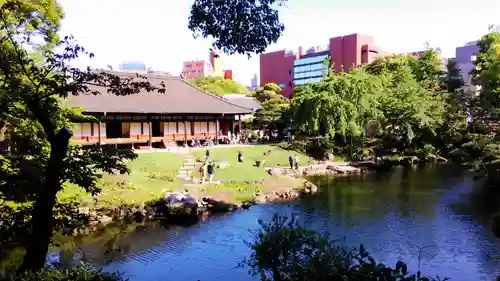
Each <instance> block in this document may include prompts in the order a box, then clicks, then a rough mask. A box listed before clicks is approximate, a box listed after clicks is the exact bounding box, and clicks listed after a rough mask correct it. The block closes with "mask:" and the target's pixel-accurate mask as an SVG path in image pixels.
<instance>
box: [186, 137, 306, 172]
mask: <svg viewBox="0 0 500 281" xmlns="http://www.w3.org/2000/svg"><path fill="white" fill-rule="evenodd" d="M268 150H271V154H270V155H267V156H266V155H264V152H266V151H268ZM238 151H241V152H242V153H243V157H244V161H243V163H239V162H238ZM290 153H291V152H290V151H286V150H283V149H281V148H279V147H277V146H275V145H256V146H245V147H223V146H221V147H213V148H212V149H211V150H210V158H211V160H213V161H215V162H227V163H229V165H230V167H227V168H224V169H216V170H215V174H214V180H222V181H227V180H234V181H244V180H259V179H264V178H265V177H266V176H267V173H266V172H265V170H264V168H262V167H260V168H259V167H255V166H254V164H255V161H256V160H260V161H262V160H265V161H266V163H265V167H288V166H289V163H288V157H289V156H290ZM293 153H294V154H295V155H298V156H299V163H300V164H301V165H306V164H308V163H310V160H309V157H307V156H306V155H303V154H300V153H297V152H293ZM192 155H193V156H195V157H196V158H198V159H201V160H204V159H205V150H196V151H194V152H193V153H192ZM197 175H198V174H197V173H195V174H194V176H195V177H196V176H197Z"/></svg>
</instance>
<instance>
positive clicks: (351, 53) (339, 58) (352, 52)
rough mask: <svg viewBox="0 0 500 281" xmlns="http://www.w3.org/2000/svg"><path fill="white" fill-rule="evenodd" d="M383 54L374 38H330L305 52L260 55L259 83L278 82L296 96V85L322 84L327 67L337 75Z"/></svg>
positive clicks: (363, 36)
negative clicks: (294, 90)
mask: <svg viewBox="0 0 500 281" xmlns="http://www.w3.org/2000/svg"><path fill="white" fill-rule="evenodd" d="M380 54H381V51H380V49H379V48H378V47H376V46H375V45H373V38H372V37H371V36H366V35H361V34H351V35H346V36H339V37H335V38H330V40H329V44H327V45H324V46H317V47H312V48H309V49H307V50H306V51H305V52H303V49H302V47H299V49H298V52H294V51H286V50H281V51H276V52H270V53H266V54H262V55H260V84H261V85H264V84H266V83H276V84H278V85H280V87H281V88H282V89H283V92H284V95H285V96H287V97H289V98H291V97H293V89H294V87H295V86H303V85H306V84H307V83H312V82H317V81H321V79H322V78H323V74H324V73H325V71H328V67H329V65H330V66H333V69H334V70H335V71H337V72H339V71H341V70H343V71H349V69H351V68H352V67H355V66H358V65H361V64H364V63H369V62H371V61H373V60H374V59H375V58H376V57H378V56H379V55H380Z"/></svg>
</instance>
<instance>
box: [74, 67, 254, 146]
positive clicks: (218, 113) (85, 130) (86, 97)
mask: <svg viewBox="0 0 500 281" xmlns="http://www.w3.org/2000/svg"><path fill="white" fill-rule="evenodd" d="M115 74H117V73H115ZM119 75H120V76H124V77H126V76H129V77H130V75H133V76H135V74H128V73H120V74H119ZM145 76H146V77H147V78H148V82H150V83H151V84H152V85H159V84H160V83H161V82H162V81H163V82H164V84H165V88H166V91H165V93H158V92H146V91H143V92H141V93H138V94H133V95H128V96H116V95H114V94H110V93H108V92H107V90H106V89H105V88H104V87H101V88H100V89H99V88H98V90H99V92H100V93H101V94H100V95H93V94H90V93H89V94H80V95H78V96H72V97H70V98H69V102H68V104H69V105H70V106H80V107H83V108H84V109H85V114H86V115H92V116H94V117H95V121H92V122H89V121H84V120H75V122H77V123H75V130H74V135H73V141H75V142H77V143H80V144H82V145H91V144H96V143H99V144H102V145H105V144H129V145H135V146H144V145H148V146H168V145H174V144H179V145H180V144H182V143H186V142H187V141H190V140H191V139H195V138H197V139H199V140H201V141H203V140H207V139H213V140H214V141H217V140H219V139H220V138H221V134H222V135H226V136H227V134H228V132H229V131H233V128H240V127H241V126H237V125H238V124H237V123H238V121H236V120H239V119H240V118H237V117H236V116H238V115H245V114H249V113H251V112H252V109H249V108H245V107H242V106H240V105H237V104H235V103H232V102H231V101H228V100H226V99H223V98H220V97H217V96H215V95H212V94H209V93H206V92H204V91H202V90H200V89H198V88H196V87H194V86H192V85H190V84H189V83H187V82H186V81H184V80H183V79H181V78H180V77H171V76H155V75H145ZM233 133H234V132H233Z"/></svg>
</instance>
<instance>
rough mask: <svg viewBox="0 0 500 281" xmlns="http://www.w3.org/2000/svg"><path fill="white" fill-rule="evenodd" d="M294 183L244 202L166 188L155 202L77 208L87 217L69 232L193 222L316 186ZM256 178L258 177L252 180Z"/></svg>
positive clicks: (294, 196) (311, 190) (293, 195)
mask: <svg viewBox="0 0 500 281" xmlns="http://www.w3.org/2000/svg"><path fill="white" fill-rule="evenodd" d="M296 180H297V181H300V184H297V185H296V186H295V187H292V188H290V187H280V188H271V189H269V190H267V191H266V192H259V193H255V194H253V198H252V200H250V201H247V202H237V203H236V202H235V203H233V202H225V201H223V200H218V199H217V198H213V197H211V196H201V197H200V198H197V197H196V196H194V195H192V194H189V193H187V192H169V193H166V194H165V196H164V197H163V198H161V199H160V200H158V201H156V202H150V203H146V204H139V205H134V206H131V205H123V206H120V207H117V208H114V209H100V210H93V209H89V208H80V210H79V211H80V213H81V214H82V215H85V216H86V217H87V220H88V221H87V223H86V224H85V226H82V227H78V228H75V229H73V230H72V231H71V232H70V233H68V234H72V235H74V236H78V235H88V234H89V233H91V232H94V231H97V230H99V229H101V228H103V227H105V226H106V225H108V224H109V223H112V222H115V221H123V220H125V221H136V222H141V221H148V220H162V221H166V222H169V223H185V222H195V221H197V220H199V219H202V218H204V217H206V216H207V215H209V214H214V213H224V212H232V211H236V210H239V209H248V208H250V206H252V205H255V204H259V203H268V202H276V201H285V200H294V199H298V198H300V197H303V196H307V195H312V194H315V193H316V192H317V191H318V187H317V186H316V185H314V184H313V183H311V182H309V181H306V180H303V179H296ZM255 182H260V181H255Z"/></svg>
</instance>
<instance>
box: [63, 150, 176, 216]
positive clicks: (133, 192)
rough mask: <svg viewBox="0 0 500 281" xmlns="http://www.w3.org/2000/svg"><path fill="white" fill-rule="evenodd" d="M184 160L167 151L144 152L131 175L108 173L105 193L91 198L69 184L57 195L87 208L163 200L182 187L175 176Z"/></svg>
mask: <svg viewBox="0 0 500 281" xmlns="http://www.w3.org/2000/svg"><path fill="white" fill-rule="evenodd" d="M182 162H183V160H182V157H181V156H180V155H177V154H173V153H168V152H156V153H141V154H140V155H139V157H138V158H137V159H136V160H134V161H132V162H130V163H129V164H128V165H129V168H130V171H131V173H130V175H108V174H105V175H104V177H103V179H102V181H101V184H102V185H103V192H102V193H101V194H100V195H99V196H97V197H94V198H92V197H91V196H90V195H89V194H87V193H85V192H84V191H83V190H82V189H81V188H79V187H78V186H74V185H68V186H67V187H66V188H65V189H64V191H63V192H61V193H60V194H58V197H59V199H60V200H66V199H71V198H77V200H79V201H82V203H83V204H86V205H97V206H114V205H119V204H134V203H135V204H137V203H143V202H147V201H150V200H154V199H158V198H160V197H161V196H162V195H163V194H164V193H165V192H166V191H169V190H174V189H176V188H177V187H179V182H178V180H177V177H176V174H177V171H178V170H179V168H180V167H181V166H182Z"/></svg>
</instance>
